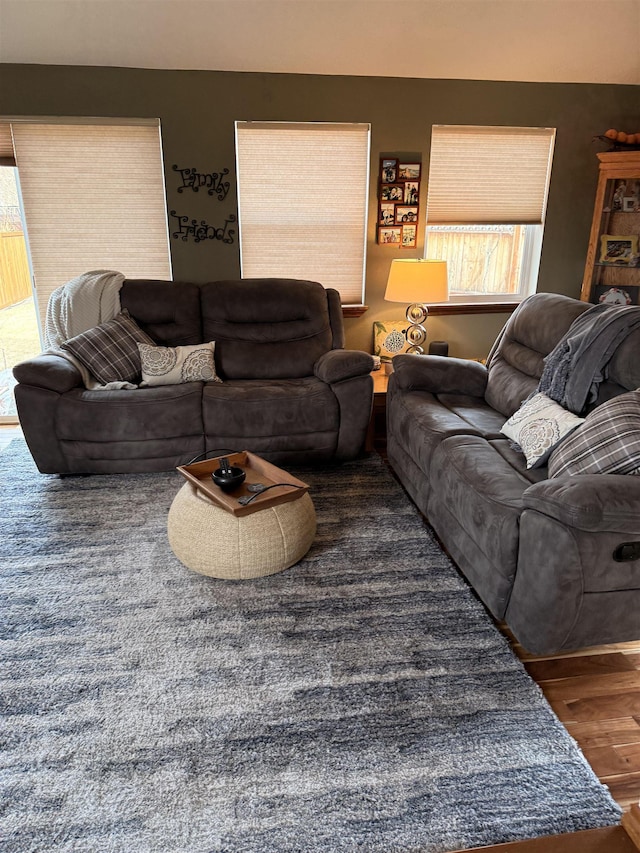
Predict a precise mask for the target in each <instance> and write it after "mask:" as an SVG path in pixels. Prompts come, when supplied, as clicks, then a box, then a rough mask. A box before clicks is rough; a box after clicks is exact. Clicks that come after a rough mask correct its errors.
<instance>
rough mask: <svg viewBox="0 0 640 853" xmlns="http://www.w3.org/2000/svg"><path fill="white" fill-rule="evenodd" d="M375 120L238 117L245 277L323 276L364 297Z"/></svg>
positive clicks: (350, 298) (349, 297) (357, 300)
mask: <svg viewBox="0 0 640 853" xmlns="http://www.w3.org/2000/svg"><path fill="white" fill-rule="evenodd" d="M369 136H370V126H369V125H368V124H322V123H319V124H315V123H295V124H289V123H284V122H236V150H237V161H238V162H237V174H238V209H239V214H240V215H239V220H240V258H241V268H242V276H243V277H244V278H260V277H283V278H300V279H310V280H313V281H319V282H320V283H321V284H323V285H324V286H325V287H333V288H335V289H336V290H338V291H339V292H340V295H341V299H342V303H343V305H360V304H362V303H363V300H364V275H365V247H366V231H367V205H368V189H369V187H368V182H369Z"/></svg>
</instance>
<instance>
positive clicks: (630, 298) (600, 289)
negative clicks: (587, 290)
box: [592, 284, 640, 305]
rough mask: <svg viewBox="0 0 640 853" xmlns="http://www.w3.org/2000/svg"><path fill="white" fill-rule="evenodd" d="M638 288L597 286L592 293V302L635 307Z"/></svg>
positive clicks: (639, 290) (639, 288)
mask: <svg viewBox="0 0 640 853" xmlns="http://www.w3.org/2000/svg"><path fill="white" fill-rule="evenodd" d="M639 293H640V286H637V285H632V286H630V287H609V286H608V285H606V284H598V285H596V287H595V288H594V291H593V300H592V301H593V302H595V303H596V304H597V303H600V302H602V303H604V304H605V305H637V304H638V295H639Z"/></svg>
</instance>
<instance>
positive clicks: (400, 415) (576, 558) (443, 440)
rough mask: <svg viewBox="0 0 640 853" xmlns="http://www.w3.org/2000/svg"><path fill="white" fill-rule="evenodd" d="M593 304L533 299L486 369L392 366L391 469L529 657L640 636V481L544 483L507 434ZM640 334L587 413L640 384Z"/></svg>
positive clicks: (419, 360)
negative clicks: (633, 553)
mask: <svg viewBox="0 0 640 853" xmlns="http://www.w3.org/2000/svg"><path fill="white" fill-rule="evenodd" d="M587 308H589V305H588V304H587V303H584V302H579V301H577V300H574V299H570V298H568V297H565V296H560V295H557V294H536V295H535V296H532V297H529V299H527V300H525V301H524V302H523V303H522V304H521V305H520V306H519V307H518V308H517V309H516V311H515V312H514V313H513V315H512V316H511V318H510V319H509V321H508V323H507V324H506V326H505V328H504V329H503V331H502V332H501V334H500V335H499V337H498V340H497V341H496V343H495V344H494V347H493V349H492V352H491V353H490V356H489V358H488V360H487V367H483V366H482V365H480V364H476V363H475V362H467V361H464V360H461V359H452V358H442V357H437V356H427V357H425V356H417V355H400V356H396V358H394V360H393V365H394V373H393V374H392V376H391V377H390V381H389V390H388V394H387V453H388V457H389V462H390V463H391V465H392V467H393V468H394V470H395V472H396V474H397V475H398V477H399V478H400V480H401V482H402V483H403V484H404V486H405V488H406V489H407V491H408V493H409V494H410V496H411V497H412V498H413V500H414V501H415V503H416V505H417V506H418V508H419V509H420V510H421V511H422V512H423V513H424V514H425V516H426V517H427V519H428V521H429V522H430V523H431V524H432V526H433V527H434V529H435V531H436V533H437V534H438V536H439V537H440V539H441V541H442V542H443V544H444V546H445V548H446V549H447V551H448V552H449V553H450V554H451V556H452V557H453V559H454V560H455V561H456V563H457V565H458V567H459V568H460V570H461V571H462V572H463V574H464V575H465V576H466V578H467V579H468V581H469V582H470V583H471V585H472V586H473V587H474V589H475V590H476V592H477V593H478V595H479V597H480V598H481V599H482V601H483V602H484V603H485V605H486V606H487V608H488V609H489V611H490V612H491V613H492V614H493V616H494V617H495V618H496V619H499V620H505V621H506V623H507V624H508V625H509V627H510V628H511V630H512V631H513V633H514V634H515V636H516V637H517V639H518V640H519V641H520V642H521V643H522V644H523V645H524V646H525V647H526V648H527V649H529V650H530V651H531V652H535V653H540V654H547V653H552V652H556V651H560V650H562V649H571V648H578V647H581V646H585V645H595V644H598V643H609V642H624V641H628V640H637V639H638V638H640V559H631V560H628V561H623V562H620V561H619V560H616V559H615V557H614V552H616V549H617V548H618V547H619V546H620V545H621V544H623V543H627V542H638V543H640V476H621V475H610V474H607V475H582V474H579V475H574V476H564V477H557V478H554V479H552V480H551V479H549V478H548V472H547V468H546V467H542V468H536V469H530V470H527V468H526V461H525V457H524V455H523V454H522V453H520V452H518V451H517V450H516V449H514V448H513V446H512V445H511V443H510V442H509V441H508V439H506V438H505V436H504V435H502V434H501V432H500V429H501V427H502V425H503V424H504V422H505V421H506V420H507V418H508V417H510V416H511V415H512V414H513V413H514V412H515V411H516V410H517V409H519V407H520V405H521V404H522V402H523V400H525V399H526V398H527V397H528V396H529V394H531V392H532V391H534V390H535V389H536V388H537V385H538V381H539V379H540V376H541V374H542V370H543V367H544V358H545V356H546V355H548V353H549V352H551V350H552V349H553V348H554V346H555V345H556V343H557V342H558V341H559V340H560V338H562V336H563V335H564V334H565V332H566V331H567V330H568V328H569V326H570V325H571V323H572V322H573V321H574V320H575V319H576V318H577V317H578V316H580V314H582V312H583V311H585V310H587ZM639 352H640V333H639V332H637V331H636V332H632V333H631V334H630V335H629V336H628V337H627V338H626V339H625V340H624V341H623V343H622V344H621V345H620V346H619V347H618V349H617V350H616V352H615V353H614V355H613V357H612V358H611V360H610V362H609V365H608V366H607V370H606V377H605V380H604V381H603V383H602V384H601V386H600V388H599V394H598V399H597V400H596V401H595V402H593V403H592V404H591V408H593V407H595V406H596V405H599V404H600V403H602V402H604V401H605V400H607V399H610V398H611V397H613V396H616V395H618V394H621V393H624V392H625V391H629V390H633V389H635V388H638V387H640V359H638V353H639Z"/></svg>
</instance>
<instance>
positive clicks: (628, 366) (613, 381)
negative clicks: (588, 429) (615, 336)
mask: <svg viewBox="0 0 640 853" xmlns="http://www.w3.org/2000/svg"><path fill="white" fill-rule="evenodd" d="M638 353H640V329H636V330H635V331H633V332H631V334H629V335H628V336H627V337H626V338H625V339H624V340H623V341H622V343H621V344H620V346H619V347H618V348H617V350H616V351H615V352H614V354H613V355H612V356H611V361H610V362H609V364H608V365H607V366H606V369H605V371H604V373H605V379H604V381H603V382H602V384H601V385H600V387H599V388H598V399H597V401H596V403H595V405H597V406H599V405H600V404H601V403H604V402H605V401H606V400H610V399H611V398H612V397H617V396H618V394H624V393H625V392H626V391H635V389H636V388H640V358H638ZM591 408H593V406H592V407H591Z"/></svg>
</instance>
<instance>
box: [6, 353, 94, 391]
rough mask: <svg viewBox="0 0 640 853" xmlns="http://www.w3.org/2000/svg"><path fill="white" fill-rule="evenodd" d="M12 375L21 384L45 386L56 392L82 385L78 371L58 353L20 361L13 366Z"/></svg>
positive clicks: (37, 386)
mask: <svg viewBox="0 0 640 853" xmlns="http://www.w3.org/2000/svg"><path fill="white" fill-rule="evenodd" d="M13 375H14V377H15V378H16V379H17V380H18V382H20V383H21V384H22V385H33V386H35V387H36V388H47V389H49V390H50V391H57V392H58V394H64V393H65V391H70V390H71V389H72V388H77V387H78V386H82V387H84V385H83V382H82V377H81V376H80V372H79V371H78V370H76V368H75V367H74V366H73V365H72V364H71V362H70V361H68V360H67V359H66V358H63V357H62V356H60V355H49V354H43V355H38V356H36V357H35V358H30V359H29V360H28V361H21V362H20V364H16V366H15V367H14V368H13Z"/></svg>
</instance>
